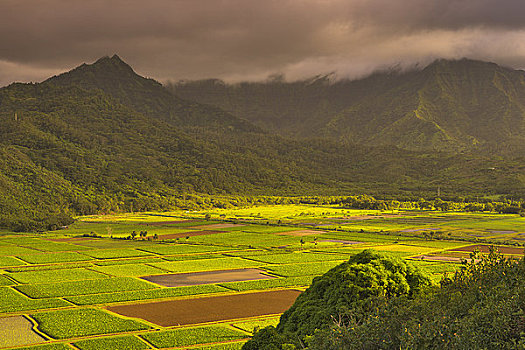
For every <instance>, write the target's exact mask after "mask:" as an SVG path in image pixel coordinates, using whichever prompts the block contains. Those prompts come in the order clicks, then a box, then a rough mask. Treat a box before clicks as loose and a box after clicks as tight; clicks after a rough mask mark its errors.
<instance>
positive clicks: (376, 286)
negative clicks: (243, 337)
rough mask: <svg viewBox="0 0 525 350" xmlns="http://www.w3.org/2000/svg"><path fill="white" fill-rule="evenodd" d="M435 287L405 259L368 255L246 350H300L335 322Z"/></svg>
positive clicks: (336, 271)
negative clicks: (287, 348) (288, 349)
mask: <svg viewBox="0 0 525 350" xmlns="http://www.w3.org/2000/svg"><path fill="white" fill-rule="evenodd" d="M429 285H430V279H429V278H428V277H426V276H425V275H423V273H421V272H420V271H419V270H417V269H415V268H414V267H413V266H412V265H409V264H407V263H405V262H404V261H403V260H401V259H398V258H395V257H392V256H388V255H383V254H379V253H376V252H374V251H372V250H365V251H363V252H361V253H359V254H356V255H354V256H352V257H351V258H350V259H349V260H348V261H347V262H344V263H342V264H340V265H338V266H336V267H334V268H332V269H331V270H330V271H328V272H327V273H326V274H324V275H323V276H320V277H317V278H315V279H314V281H313V283H312V285H311V286H310V287H309V288H308V289H307V290H306V291H305V292H304V293H303V294H301V295H300V296H299V297H298V298H297V300H296V302H295V303H294V305H292V307H291V308H290V309H289V310H288V311H286V312H285V313H284V314H283V315H282V316H281V320H280V322H279V324H278V325H277V328H273V327H267V328H265V329H263V330H261V331H260V332H258V333H256V334H255V336H254V338H253V339H251V340H250V341H248V342H247V343H246V345H245V346H244V347H243V349H247V350H255V349H280V345H282V344H294V345H295V346H298V347H299V346H300V345H303V344H304V342H305V340H306V339H308V338H309V336H311V335H313V334H314V332H315V331H316V330H317V329H324V328H327V327H328V326H329V325H330V323H331V322H332V320H333V319H334V317H336V318H337V317H339V316H342V317H356V316H357V317H359V315H365V314H366V313H367V310H368V309H369V307H370V306H371V305H372V304H374V303H375V301H376V300H388V299H390V298H394V297H397V296H407V297H409V298H411V297H414V296H416V295H417V294H418V293H420V292H421V291H422V290H423V289H425V288H426V287H428V286H429Z"/></svg>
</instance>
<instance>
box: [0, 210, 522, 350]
mask: <svg viewBox="0 0 525 350" xmlns="http://www.w3.org/2000/svg"><path fill="white" fill-rule="evenodd" d="M206 214H210V215H211V218H212V220H204V217H205V215H206ZM184 217H186V219H192V220H194V221H183V220H184ZM224 219H226V220H229V221H226V222H224V221H221V220H224ZM244 220H246V222H243V221H244ZM232 221H235V222H236V223H237V225H234V226H232ZM524 222H525V218H521V217H519V216H518V215H509V214H505V215H503V214H502V215H500V214H494V213H461V212H435V211H421V210H418V211H409V210H398V211H394V212H392V211H389V212H381V211H373V210H350V209H343V208H340V207H331V206H316V205H284V206H266V207H253V208H243V209H224V210H213V211H211V212H207V211H198V212H189V213H185V212H183V211H178V212H173V213H141V214H123V215H118V216H111V215H108V216H97V217H84V218H80V220H78V221H77V222H76V223H74V224H73V225H71V226H70V227H69V228H68V229H65V230H59V231H53V232H46V233H41V234H29V233H22V234H20V233H14V232H6V233H2V234H0V314H4V315H9V316H10V315H14V316H17V315H23V316H25V317H26V318H28V319H31V320H33V322H34V323H35V327H37V328H36V329H37V330H38V331H40V332H42V334H45V335H47V336H48V337H49V338H53V339H58V340H60V341H59V342H57V341H52V340H48V341H46V340H45V339H43V340H42V342H43V344H35V345H34V346H29V345H28V346H27V347H26V348H27V349H42V350H47V349H50V350H54V349H57V350H58V349H73V348H77V349H101V350H104V349H149V348H152V346H156V347H157V348H164V347H181V348H188V349H203V350H204V349H208V350H229V349H240V348H241V347H242V344H243V343H244V342H245V340H246V338H249V337H250V335H251V333H252V332H253V330H254V328H256V327H264V326H266V325H275V324H276V323H277V322H278V317H276V316H275V315H272V316H271V317H268V316H267V317H264V316H257V317H252V318H247V319H233V320H229V321H228V320H226V321H221V322H220V323H218V324H213V325H210V324H206V325H202V324H201V325H200V326H199V325H193V326H186V327H184V328H180V327H171V326H170V327H163V326H159V325H156V324H154V323H150V322H149V321H146V320H143V319H141V318H140V317H139V318H136V319H132V318H126V317H121V316H119V315H117V314H114V313H112V312H108V311H106V308H109V307H113V306H116V305H118V306H121V305H123V306H127V305H130V306H133V305H134V304H143V303H152V302H155V301H171V300H180V299H199V298H206V297H211V296H232V295H237V294H239V293H246V292H250V291H251V293H253V292H260V291H271V290H272V291H279V290H286V289H298V290H302V289H303V288H305V287H307V286H308V285H310V283H311V281H312V280H313V278H314V277H315V276H319V275H321V274H323V273H325V272H326V271H328V270H329V269H331V268H332V267H334V266H336V265H338V264H339V263H341V262H342V261H345V260H346V259H348V258H349V257H350V256H352V255H353V254H356V253H358V252H360V251H362V250H363V249H374V250H377V251H381V252H386V253H388V254H391V255H394V256H397V257H400V258H403V259H408V260H409V261H411V263H412V264H413V265H414V266H416V267H417V268H419V269H421V270H422V271H424V272H426V273H428V274H429V275H430V276H431V278H432V280H433V281H435V282H436V283H438V282H439V281H440V280H441V279H442V277H443V274H445V273H453V272H454V271H455V270H456V269H458V268H459V267H460V266H461V265H460V264H459V263H458V261H457V260H455V261H451V262H447V261H428V260H421V259H418V258H417V257H418V256H421V255H426V256H431V257H441V258H446V257H456V256H463V255H464V254H463V255H461V254H462V253H450V252H447V250H450V249H453V248H459V247H463V246H467V245H471V244H482V243H483V242H486V243H489V244H490V243H493V242H497V243H499V244H505V243H508V244H511V245H512V246H517V245H521V244H522V243H525V241H521V240H520V238H521V237H523V236H522V235H520V233H525V224H524ZM214 224H226V225H220V226H211V227H210V228H207V226H208V225H214ZM318 225H322V226H318ZM199 226H200V227H199ZM191 230H193V231H202V230H211V231H220V232H218V233H211V234H207V235H196V236H192V237H189V238H188V239H186V238H185V237H184V238H181V239H179V240H178V241H176V240H171V241H163V240H160V239H159V240H152V239H150V240H141V239H139V237H137V238H136V239H122V237H127V236H128V235H130V234H131V233H132V232H133V231H136V232H137V233H139V232H140V231H147V232H148V234H147V235H148V236H149V237H152V236H153V234H155V233H157V234H158V235H159V236H162V235H166V234H179V233H181V232H188V231H191ZM294 231H298V232H294ZM92 232H93V233H96V234H98V235H100V236H102V237H101V238H100V237H99V238H93V237H83V238H82V239H74V240H69V239H70V238H73V237H75V236H82V235H89V234H91V233H92ZM430 232H432V234H430ZM111 236H113V238H111ZM117 237H120V238H118V239H117ZM50 239H51V240H50ZM454 254H455V255H454ZM458 254H459V255H458ZM253 268H257V269H260V270H262V271H263V272H264V271H266V272H265V273H267V274H269V275H270V276H272V277H273V278H270V279H260V280H233V281H231V282H228V281H224V280H223V281H219V280H210V281H209V282H206V281H200V282H199V283H203V284H198V285H188V286H181V287H164V286H161V285H157V284H155V283H151V282H148V281H145V280H143V279H141V278H139V277H141V276H148V275H165V274H174V273H185V274H187V275H184V276H186V278H187V279H188V281H192V278H194V277H192V275H191V274H192V273H196V272H206V273H212V272H214V271H218V270H243V269H253ZM231 273H235V271H234V272H231ZM199 276H200V277H198V278H202V276H206V274H204V275H203V274H199ZM209 299H210V300H213V299H214V298H209ZM253 307H257V306H256V305H255V306H253ZM0 337H1V335H0Z"/></svg>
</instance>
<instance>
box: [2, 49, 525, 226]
mask: <svg viewBox="0 0 525 350" xmlns="http://www.w3.org/2000/svg"><path fill="white" fill-rule="evenodd" d="M371 79H372V78H371ZM0 121H1V122H0V134H1V135H2V138H1V139H0V164H1V166H0V209H1V211H0V213H1V214H0V225H2V226H11V227H16V228H19V229H28V228H42V227H47V226H49V225H55V224H56V225H58V224H60V223H63V222H65V221H64V220H58V219H57V218H64V217H66V216H67V215H75V214H91V213H97V212H109V211H133V210H159V209H167V208H173V207H177V206H186V205H189V204H192V203H193V204H195V201H197V202H198V199H195V198H198V196H199V195H200V194H202V195H207V194H223V195H233V196H236V195H242V196H250V195H262V194H264V195H267V194H270V195H305V194H321V195H346V194H353V193H369V194H373V195H378V196H380V197H381V196H388V197H395V196H399V195H408V196H413V197H418V196H426V197H434V196H435V193H436V189H437V188H438V187H440V188H441V191H442V192H441V193H442V194H443V195H444V196H448V197H452V196H458V195H463V196H464V195H481V196H483V195H488V194H498V195H500V194H503V195H505V194H507V195H512V196H513V197H514V198H516V197H519V196H520V195H521V196H523V195H524V194H523V190H524V188H525V186H524V182H525V179H524V176H523V164H524V162H523V159H522V158H516V159H509V158H494V157H490V156H478V155H467V154H463V155H461V154H447V153H440V152H433V153H425V152H421V151H407V150H402V149H400V148H397V147H391V146H375V147H372V146H368V145H362V144H360V143H357V144H353V143H348V142H346V143H341V142H339V141H337V140H334V139H322V138H309V139H303V140H294V139H291V138H285V137H282V136H278V135H274V134H272V133H270V132H268V131H266V130H263V129H262V128H261V127H259V126H254V125H253V124H252V123H251V122H249V121H247V120H246V119H243V118H240V117H237V116H233V115H232V114H230V113H228V112H225V111H223V110H221V109H219V108H218V107H210V106H208V105H203V104H201V103H198V102H191V101H186V100H184V99H182V98H179V97H177V96H175V95H173V94H172V93H171V92H169V91H168V90H167V89H165V88H164V87H162V85H160V84H159V83H158V82H155V81H154V80H151V79H146V78H143V77H141V76H139V75H137V74H136V73H135V72H133V70H132V69H131V67H129V66H128V65H127V64H125V63H124V62H122V60H120V58H118V57H117V56H113V57H111V58H108V57H105V58H102V59H100V60H98V61H97V62H95V63H94V64H91V65H86V64H84V65H82V66H80V67H78V68H76V69H74V70H72V71H71V72H68V73H65V74H63V75H60V76H57V77H53V78H51V79H49V80H47V81H45V82H43V83H39V84H20V83H17V84H11V85H9V86H7V87H4V88H1V89H0ZM190 197H191V198H192V199H188V198H190ZM66 221H67V220H66Z"/></svg>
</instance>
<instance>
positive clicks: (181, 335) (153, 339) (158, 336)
mask: <svg viewBox="0 0 525 350" xmlns="http://www.w3.org/2000/svg"><path fill="white" fill-rule="evenodd" d="M141 337H142V338H144V339H146V340H147V341H148V342H150V343H151V344H153V345H155V346H156V347H157V348H161V349H162V348H171V347H182V346H188V345H196V344H206V343H216V342H225V341H229V340H235V339H243V338H247V337H248V335H247V334H246V333H244V332H240V331H238V330H235V329H231V328H228V327H223V326H209V327H198V328H181V329H174V330H170V331H164V332H155V333H146V334H144V335H142V336H141Z"/></svg>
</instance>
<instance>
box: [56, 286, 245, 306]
mask: <svg viewBox="0 0 525 350" xmlns="http://www.w3.org/2000/svg"><path fill="white" fill-rule="evenodd" d="M245 283H249V282H245ZM227 291H228V289H227V288H225V287H221V286H219V285H215V284H204V285H197V286H187V287H174V288H158V289H149V290H136V291H128V292H113V293H103V294H91V295H80V296H72V297H67V298H66V300H68V301H70V302H72V303H74V304H77V305H96V304H109V303H117V302H122V301H136V300H146V299H162V298H175V297H183V296H189V295H199V294H211V293H220V292H227Z"/></svg>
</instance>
